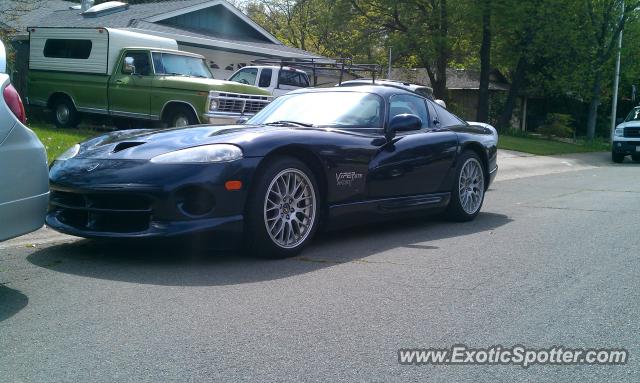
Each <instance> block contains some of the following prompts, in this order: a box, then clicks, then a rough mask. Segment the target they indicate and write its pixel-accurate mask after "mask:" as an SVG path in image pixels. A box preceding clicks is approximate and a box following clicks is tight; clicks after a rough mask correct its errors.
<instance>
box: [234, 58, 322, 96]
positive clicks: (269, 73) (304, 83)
mask: <svg viewBox="0 0 640 383" xmlns="http://www.w3.org/2000/svg"><path fill="white" fill-rule="evenodd" d="M229 81H235V82H239V83H241V84H247V85H253V86H257V87H259V88H262V89H265V90H267V91H269V92H270V93H271V94H272V95H273V96H275V97H280V96H282V95H283V94H287V93H289V92H293V91H294V90H296V89H300V88H308V87H309V86H310V80H309V75H307V73H306V72H305V71H303V70H300V69H295V68H291V67H287V66H285V67H280V66H275V65H254V66H246V67H244V68H242V69H239V70H237V71H236V72H235V73H234V74H232V75H231V77H229Z"/></svg>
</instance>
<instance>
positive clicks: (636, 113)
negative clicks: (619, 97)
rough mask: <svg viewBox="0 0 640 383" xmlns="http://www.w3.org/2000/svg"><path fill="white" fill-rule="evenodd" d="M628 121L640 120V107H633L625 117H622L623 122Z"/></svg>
mask: <svg viewBox="0 0 640 383" xmlns="http://www.w3.org/2000/svg"><path fill="white" fill-rule="evenodd" d="M629 121H640V108H637V109H633V110H632V111H631V112H630V113H629V114H628V115H627V118H625V119H624V122H629Z"/></svg>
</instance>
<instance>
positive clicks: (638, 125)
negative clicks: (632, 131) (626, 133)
mask: <svg viewBox="0 0 640 383" xmlns="http://www.w3.org/2000/svg"><path fill="white" fill-rule="evenodd" d="M616 128H640V121H627V122H623V123H622V124H620V125H618V126H616Z"/></svg>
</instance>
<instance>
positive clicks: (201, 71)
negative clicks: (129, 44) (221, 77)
mask: <svg viewBox="0 0 640 383" xmlns="http://www.w3.org/2000/svg"><path fill="white" fill-rule="evenodd" d="M153 66H154V67H155V70H156V74H164V75H175V76H189V77H202V78H213V75H211V72H210V71H209V68H207V64H206V63H205V61H204V60H203V59H201V58H199V57H192V56H185V55H176V54H172V53H161V52H154V53H153Z"/></svg>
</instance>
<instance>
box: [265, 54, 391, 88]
mask: <svg viewBox="0 0 640 383" xmlns="http://www.w3.org/2000/svg"><path fill="white" fill-rule="evenodd" d="M252 64H255V65H274V66H279V67H280V68H283V67H285V66H290V67H294V68H296V69H302V70H305V71H309V72H311V74H312V76H313V86H318V84H317V81H318V73H319V72H336V71H337V72H339V73H340V75H339V77H340V78H339V80H338V85H340V84H342V81H343V78H344V74H345V73H349V74H352V75H354V76H355V77H356V78H360V77H361V76H359V75H358V74H359V73H370V74H371V79H372V80H371V81H372V83H375V82H376V75H377V74H378V73H380V72H381V69H382V67H381V66H380V65H378V64H357V63H354V62H353V58H350V57H340V58H324V57H314V58H299V57H281V58H264V59H257V60H253V61H252ZM320 85H322V84H320Z"/></svg>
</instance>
